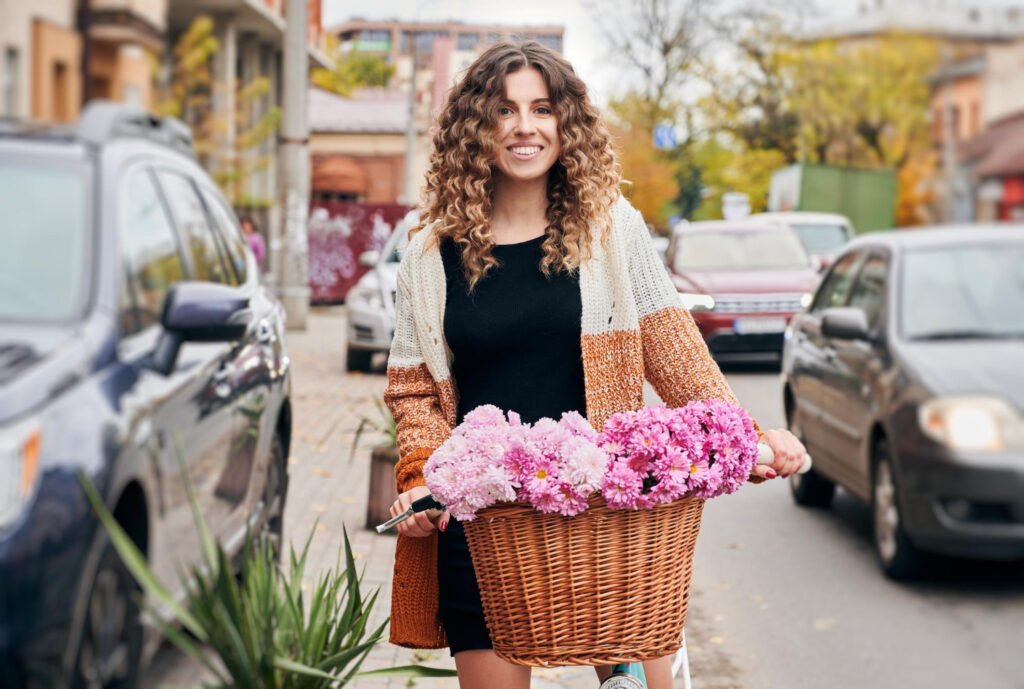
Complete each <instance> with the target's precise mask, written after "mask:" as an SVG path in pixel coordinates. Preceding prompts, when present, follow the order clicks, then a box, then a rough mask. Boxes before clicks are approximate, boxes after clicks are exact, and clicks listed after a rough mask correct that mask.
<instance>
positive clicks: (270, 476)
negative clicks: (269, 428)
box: [260, 433, 288, 560]
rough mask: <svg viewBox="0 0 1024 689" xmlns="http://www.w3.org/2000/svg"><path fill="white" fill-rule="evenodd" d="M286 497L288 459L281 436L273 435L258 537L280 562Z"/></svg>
mask: <svg viewBox="0 0 1024 689" xmlns="http://www.w3.org/2000/svg"><path fill="white" fill-rule="evenodd" d="M287 496H288V458H287V457H285V453H284V443H283V442H281V436H279V435H278V434H276V433H275V434H274V440H273V441H272V442H271V444H270V461H269V462H268V464H267V480H266V483H265V485H264V487H263V505H264V509H265V510H266V518H265V519H264V520H263V528H262V529H261V530H260V537H261V538H262V539H263V540H264V541H266V542H268V543H269V544H270V546H271V547H272V548H273V550H274V555H275V557H276V558H277V559H278V560H280V558H281V547H282V542H283V540H282V539H283V537H284V504H285V499H286V498H287Z"/></svg>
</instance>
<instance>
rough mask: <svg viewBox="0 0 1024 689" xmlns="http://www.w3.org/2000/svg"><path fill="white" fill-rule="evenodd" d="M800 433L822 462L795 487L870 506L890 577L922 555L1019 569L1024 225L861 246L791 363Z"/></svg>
mask: <svg viewBox="0 0 1024 689" xmlns="http://www.w3.org/2000/svg"><path fill="white" fill-rule="evenodd" d="M782 375H783V383H784V386H783V390H784V402H785V409H786V415H787V419H788V421H789V424H790V428H791V429H792V430H793V432H794V433H796V434H797V435H799V436H800V437H801V438H802V439H803V441H804V443H805V444H806V445H807V447H808V449H809V451H810V453H811V454H812V455H813V456H814V459H815V465H814V469H813V470H812V471H811V472H810V473H808V474H806V475H803V476H797V477H794V479H793V480H792V483H791V487H792V493H793V497H794V499H795V500H796V502H797V503H798V504H800V505H804V506H819V507H825V506H827V505H829V503H830V502H831V500H832V495H833V492H834V490H835V486H836V484H838V485H841V486H842V487H843V488H845V489H846V490H848V491H849V492H850V493H852V494H853V495H855V496H857V497H858V498H860V499H861V500H863V501H865V502H868V503H869V504H870V505H871V507H872V515H873V518H874V529H873V531H874V539H873V540H874V545H875V550H876V551H877V553H878V557H879V560H880V561H881V565H882V568H883V569H884V570H885V572H886V573H887V574H888V575H890V576H892V577H896V578H903V577H908V576H911V575H913V574H915V573H918V572H920V570H921V565H922V558H921V553H922V552H923V551H928V552H936V553H943V554H949V555H957V556H968V557H980V558H998V559H1016V558H1024V226H1020V225H1001V226H1000V225H991V226H977V225H974V226H963V227H950V228H934V229H923V230H906V231H899V232H896V231H894V232H889V233H879V234H873V235H869V236H865V237H862V238H860V239H858V240H856V241H854V242H853V243H852V244H850V245H849V246H848V247H847V248H846V250H844V251H843V253H842V254H841V255H840V256H839V257H838V258H837V259H836V262H835V263H834V264H833V265H832V268H831V270H830V271H829V272H828V274H827V275H826V277H825V279H824V280H823V281H822V283H821V285H820V286H819V288H818V290H817V292H816V293H815V295H814V298H813V300H812V302H811V305H810V306H809V307H808V308H807V309H806V310H805V311H804V312H802V313H801V314H800V315H799V316H798V317H797V318H796V319H795V320H794V321H793V323H792V326H791V328H790V329H789V330H788V331H787V333H786V342H785V346H784V351H783V374H782Z"/></svg>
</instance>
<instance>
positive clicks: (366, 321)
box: [345, 210, 419, 371]
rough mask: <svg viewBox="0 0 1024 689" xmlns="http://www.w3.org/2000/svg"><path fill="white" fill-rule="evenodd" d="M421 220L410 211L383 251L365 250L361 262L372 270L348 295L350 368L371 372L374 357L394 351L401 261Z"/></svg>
mask: <svg viewBox="0 0 1024 689" xmlns="http://www.w3.org/2000/svg"><path fill="white" fill-rule="evenodd" d="M417 222H419V215H418V212H417V211H415V210H412V211H409V212H408V213H407V214H406V215H405V217H404V218H402V219H401V220H400V221H399V222H398V223H396V225H395V229H394V231H393V232H392V233H391V236H390V237H388V240H387V242H385V243H384V246H383V247H382V248H381V250H380V251H364V252H363V253H362V254H361V255H360V256H359V263H360V265H362V266H365V267H366V268H369V269H370V270H369V271H368V272H367V273H366V274H365V275H363V277H361V278H360V279H359V282H357V283H356V284H355V285H354V286H353V287H352V289H350V290H349V292H348V294H347V295H346V297H345V306H346V307H347V309H348V328H347V330H346V335H347V337H346V343H345V366H346V368H347V369H348V370H349V371H370V370H371V369H372V368H373V356H374V355H375V354H377V353H381V352H383V353H384V354H387V353H388V351H390V350H391V340H392V338H393V337H394V335H395V292H396V290H397V289H398V264H399V262H400V261H401V260H402V251H404V250H405V245H406V243H407V242H408V241H409V229H410V228H412V227H413V226H415V225H416V223H417Z"/></svg>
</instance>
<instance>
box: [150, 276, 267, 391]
mask: <svg viewBox="0 0 1024 689" xmlns="http://www.w3.org/2000/svg"><path fill="white" fill-rule="evenodd" d="M252 318H253V314H252V309H251V308H250V307H249V297H248V296H247V295H246V294H245V293H244V292H243V291H242V290H241V289H239V288H237V287H230V286H228V285H220V284H216V283H212V282H179V283H177V284H175V285H173V286H171V289H170V290H169V291H168V292H167V297H166V298H165V300H164V310H163V315H162V316H161V318H160V322H161V324H162V325H163V332H162V333H160V338H159V339H158V340H157V343H156V347H155V348H154V350H153V352H152V354H150V357H149V365H150V368H152V369H153V370H155V371H157V372H158V373H161V374H163V375H170V373H171V372H172V371H173V370H174V366H175V364H176V363H177V360H178V351H179V350H180V349H181V345H182V344H184V343H185V342H234V341H236V340H240V339H241V338H242V337H243V336H244V335H245V332H246V330H248V328H249V325H250V324H251V323H252Z"/></svg>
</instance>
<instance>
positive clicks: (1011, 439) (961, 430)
mask: <svg viewBox="0 0 1024 689" xmlns="http://www.w3.org/2000/svg"><path fill="white" fill-rule="evenodd" d="M917 418H918V423H919V424H920V425H921V430H922V431H923V432H924V434H925V435H927V436H928V437H929V438H931V439H933V440H935V441H937V442H939V443H942V444H943V445H945V446H946V447H948V448H950V449H953V450H974V451H988V452H998V451H1000V450H1004V449H1006V448H1007V447H1021V446H1024V417H1022V416H1021V414H1020V413H1019V412H1018V411H1017V410H1016V409H1014V408H1013V405H1011V404H1010V403H1009V402H1007V401H1006V400H1004V399H1002V398H999V397H939V398H937V399H933V400H929V401H928V402H925V403H924V404H922V405H921V407H920V408H919V409H918V412H917Z"/></svg>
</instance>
